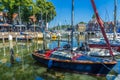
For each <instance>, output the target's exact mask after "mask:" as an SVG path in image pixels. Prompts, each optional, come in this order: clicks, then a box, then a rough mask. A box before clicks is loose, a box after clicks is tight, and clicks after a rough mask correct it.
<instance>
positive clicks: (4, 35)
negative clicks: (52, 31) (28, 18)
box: [0, 32, 43, 40]
mask: <svg viewBox="0 0 120 80" xmlns="http://www.w3.org/2000/svg"><path fill="white" fill-rule="evenodd" d="M25 33H27V34H29V35H31V36H32V38H39V39H42V38H43V33H41V32H25ZM0 35H1V36H0V40H1V39H2V38H4V39H7V40H8V36H9V35H12V36H13V39H15V38H16V37H18V36H20V32H0Z"/></svg>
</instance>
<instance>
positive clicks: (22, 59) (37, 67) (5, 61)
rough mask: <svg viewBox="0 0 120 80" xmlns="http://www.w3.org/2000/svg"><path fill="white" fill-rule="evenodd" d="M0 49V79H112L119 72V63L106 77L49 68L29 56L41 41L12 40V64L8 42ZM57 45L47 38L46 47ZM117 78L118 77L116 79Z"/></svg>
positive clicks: (41, 46) (40, 46) (61, 44)
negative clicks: (12, 62)
mask: <svg viewBox="0 0 120 80" xmlns="http://www.w3.org/2000/svg"><path fill="white" fill-rule="evenodd" d="M66 43H67V41H66V42H65V41H64V42H60V46H61V47H62V46H63V45H65V44H66ZM0 44H1V47H0V48H1V49H0V67H1V68H0V74H1V75H0V80H8V79H9V80H87V79H89V80H106V79H107V80H114V79H115V77H116V76H117V75H118V73H120V63H119V64H117V65H116V66H115V68H114V70H113V71H112V72H110V75H114V76H112V78H113V79H112V78H111V76H110V77H109V78H108V76H107V77H96V76H90V75H84V74H77V73H71V72H64V71H59V70H54V69H50V70H48V69H47V67H46V66H44V65H42V64H39V63H37V62H36V61H35V60H34V59H33V58H32V56H31V54H32V52H33V51H34V50H36V49H43V41H42V40H39V41H32V42H22V41H19V42H17V43H16V42H15V41H14V44H15V45H14V64H11V63H10V52H9V42H8V41H5V44H6V45H8V46H2V44H3V43H2V41H1V43H0ZM57 46H58V41H54V40H52V41H51V40H47V41H46V44H45V47H46V49H53V48H55V47H57ZM74 46H77V41H76V40H75V39H74ZM117 80H118V79H117Z"/></svg>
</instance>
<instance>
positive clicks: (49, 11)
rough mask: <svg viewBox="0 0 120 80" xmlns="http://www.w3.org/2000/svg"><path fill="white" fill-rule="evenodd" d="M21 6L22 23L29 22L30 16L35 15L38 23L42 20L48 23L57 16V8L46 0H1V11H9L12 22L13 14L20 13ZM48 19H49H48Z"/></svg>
mask: <svg viewBox="0 0 120 80" xmlns="http://www.w3.org/2000/svg"><path fill="white" fill-rule="evenodd" d="M19 6H20V12H21V17H22V21H26V22H27V21H28V20H29V16H32V15H35V16H36V17H37V21H38V20H39V19H41V13H42V19H43V20H44V21H46V22H49V21H51V20H52V19H53V18H54V17H55V16H56V11H55V7H54V5H53V4H52V3H51V2H47V1H46V0H36V2H34V1H33V0H0V11H3V10H7V11H8V15H9V16H8V18H9V19H10V20H12V14H13V13H19ZM46 17H47V19H46Z"/></svg>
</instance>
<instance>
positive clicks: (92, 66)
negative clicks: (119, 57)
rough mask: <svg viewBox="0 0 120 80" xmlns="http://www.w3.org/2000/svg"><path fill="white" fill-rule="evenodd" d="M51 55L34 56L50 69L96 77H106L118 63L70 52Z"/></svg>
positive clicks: (39, 54)
mask: <svg viewBox="0 0 120 80" xmlns="http://www.w3.org/2000/svg"><path fill="white" fill-rule="evenodd" d="M47 54H49V53H45V54H43V53H38V52H35V53H33V54H32V56H33V58H34V59H35V60H36V61H38V62H40V63H43V64H45V65H47V66H48V67H49V68H51V67H52V68H59V69H63V70H66V71H72V72H78V73H83V74H91V75H96V76H106V75H107V74H108V73H109V71H110V70H111V69H112V68H113V67H114V65H115V64H116V61H111V60H106V59H101V58H95V57H90V56H86V55H82V54H78V53H77V55H73V54H70V53H69V52H68V51H67V52H66V51H65V52H63V51H54V52H52V53H51V55H50V56H49V57H48V56H46V55H47Z"/></svg>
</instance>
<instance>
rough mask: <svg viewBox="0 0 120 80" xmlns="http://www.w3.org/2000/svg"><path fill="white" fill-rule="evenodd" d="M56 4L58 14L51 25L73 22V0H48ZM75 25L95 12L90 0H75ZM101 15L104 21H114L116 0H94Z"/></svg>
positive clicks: (118, 17) (89, 17)
mask: <svg viewBox="0 0 120 80" xmlns="http://www.w3.org/2000/svg"><path fill="white" fill-rule="evenodd" d="M48 1H51V2H52V3H53V5H54V6H55V9H56V12H57V16H56V17H55V18H54V20H53V21H51V22H50V23H49V24H50V27H53V26H55V25H58V24H61V25H62V24H71V1H72V0H48ZM74 1H75V4H74V5H75V7H74V13H75V14H74V25H75V24H77V23H79V22H81V21H84V22H88V21H89V20H90V19H91V17H92V15H93V14H94V12H93V8H92V5H91V2H90V0H74ZM94 1H95V4H96V6H97V10H98V12H99V15H100V17H101V18H102V19H103V20H104V21H112V20H113V19H114V18H113V11H114V0H94ZM118 3H120V0H118V2H117V5H118V9H117V19H120V7H119V6H120V4H118Z"/></svg>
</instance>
